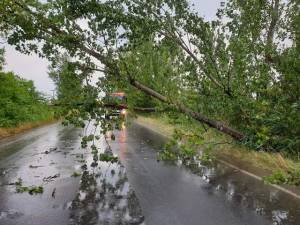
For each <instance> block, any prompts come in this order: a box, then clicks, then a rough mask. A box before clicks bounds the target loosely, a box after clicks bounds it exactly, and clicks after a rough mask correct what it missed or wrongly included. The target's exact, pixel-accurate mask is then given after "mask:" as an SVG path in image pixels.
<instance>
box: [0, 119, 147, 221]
mask: <svg viewBox="0 0 300 225" xmlns="http://www.w3.org/2000/svg"><path fill="white" fill-rule="evenodd" d="M81 133H82V130H79V129H74V128H64V127H62V126H60V125H58V124H55V125H51V126H48V127H44V128H40V129H37V130H34V131H32V132H30V133H28V134H26V135H23V136H19V137H17V138H15V139H11V140H9V141H7V142H2V143H0V152H2V157H3V158H2V159H1V160H0V224H1V225H21V224H24V225H41V224H43V225H47V224H49V225H64V224H70V225H73V224H82V225H88V224H91V225H94V224H101V225H102V224H111V225H119V224H124V225H126V224H136V225H138V224H142V222H143V220H144V218H143V216H142V212H141V208H140V206H139V203H138V200H137V198H136V196H135V193H134V192H133V190H132V188H131V186H130V185H129V183H128V180H127V177H126V171H125V168H124V167H123V166H122V165H121V164H119V163H107V162H100V161H97V162H94V159H93V157H92V155H91V153H90V150H83V149H81V148H80V137H79V135H80V134H81ZM104 143H105V142H104V140H103V139H100V140H99V142H98V143H97V144H98V146H99V147H101V149H102V150H104V149H105V148H106V146H105V144H104ZM3 152H5V156H4V153H3ZM9 153H10V154H11V155H9ZM0 156H1V155H0ZM72 174H77V175H78V177H77V176H73V177H72ZM18 178H21V179H22V185H24V186H31V185H39V186H40V185H41V186H43V188H44V192H43V193H42V194H33V195H30V194H28V193H26V192H25V193H16V187H15V185H9V184H13V183H15V182H16V181H18Z"/></svg>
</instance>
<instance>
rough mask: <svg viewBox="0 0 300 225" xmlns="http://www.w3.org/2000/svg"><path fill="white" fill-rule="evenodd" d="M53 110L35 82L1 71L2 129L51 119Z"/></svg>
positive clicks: (0, 108)
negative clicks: (35, 85) (37, 88)
mask: <svg viewBox="0 0 300 225" xmlns="http://www.w3.org/2000/svg"><path fill="white" fill-rule="evenodd" d="M52 116H53V112H52V110H51V109H50V108H49V107H48V106H47V103H46V100H45V99H44V98H43V97H42V95H41V94H40V93H39V92H38V91H36V89H35V87H34V85H33V82H32V81H28V80H25V79H22V78H20V77H18V76H17V75H15V74H14V73H12V72H8V73H6V72H1V71H0V127H15V126H18V125H20V124H21V123H24V122H37V121H43V120H48V119H51V118H52Z"/></svg>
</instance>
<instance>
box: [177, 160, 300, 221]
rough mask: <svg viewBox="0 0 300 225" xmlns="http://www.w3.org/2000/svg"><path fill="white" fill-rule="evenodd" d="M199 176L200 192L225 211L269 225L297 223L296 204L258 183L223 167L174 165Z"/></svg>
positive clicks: (298, 208) (299, 215) (195, 162)
mask: <svg viewBox="0 0 300 225" xmlns="http://www.w3.org/2000/svg"><path fill="white" fill-rule="evenodd" d="M175 165H176V166H180V167H183V168H186V169H188V170H189V171H191V172H192V173H193V174H196V175H198V176H199V178H200V179H201V180H202V181H203V185H202V187H201V188H203V189H204V190H206V191H207V193H208V194H209V195H211V196H216V197H218V198H223V199H224V201H226V202H228V203H229V207H232V208H233V209H234V208H237V207H238V208H241V209H245V210H251V211H253V212H255V213H256V214H257V215H260V216H263V217H265V218H267V219H268V220H269V221H271V224H272V225H296V224H297V223H299V221H300V202H299V200H297V199H295V198H293V197H292V196H289V195H287V194H285V193H283V192H281V191H279V190H277V189H275V188H273V187H271V186H270V185H267V184H264V183H263V182H262V181H259V180H256V179H253V178H252V177H249V176H247V175H245V174H243V173H241V172H239V171H238V170H235V169H232V168H229V167H227V166H225V165H223V164H219V163H215V164H213V165H210V166H207V165H203V164H201V162H200V161H199V160H193V161H189V162H184V163H183V162H182V161H181V160H178V162H176V163H175Z"/></svg>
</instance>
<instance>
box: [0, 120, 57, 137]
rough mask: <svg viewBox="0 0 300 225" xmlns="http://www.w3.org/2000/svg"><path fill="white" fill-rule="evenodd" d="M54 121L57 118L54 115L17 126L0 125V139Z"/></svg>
mask: <svg viewBox="0 0 300 225" xmlns="http://www.w3.org/2000/svg"><path fill="white" fill-rule="evenodd" d="M55 121H57V119H55V118H54V117H50V118H47V119H45V120H41V121H34V122H25V123H22V124H20V125H19V126H17V127H0V139H2V138H6V137H10V136H13V135H16V134H19V133H23V132H25V131H27V130H30V129H33V128H36V127H39V126H43V125H47V124H50V123H52V122H55Z"/></svg>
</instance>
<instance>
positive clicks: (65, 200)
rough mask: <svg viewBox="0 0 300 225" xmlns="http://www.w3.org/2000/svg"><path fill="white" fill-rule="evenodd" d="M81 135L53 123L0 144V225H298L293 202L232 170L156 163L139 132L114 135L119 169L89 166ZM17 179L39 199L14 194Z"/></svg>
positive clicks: (149, 136)
mask: <svg viewBox="0 0 300 225" xmlns="http://www.w3.org/2000/svg"><path fill="white" fill-rule="evenodd" d="M81 133H82V130H80V129H75V128H65V127H62V126H60V125H58V124H54V125H50V126H47V127H44V128H39V129H36V130H34V131H32V132H29V133H27V134H25V135H20V136H18V137H16V138H11V139H6V140H5V141H2V142H0V224H1V225H65V224H69V225H75V224H80V225H86V224H87V225H95V224H100V225H106V224H107V225H123V224H124V225H126V224H131V225H138V224H143V225H145V224H147V225H261V224H262V225H298V224H300V223H299V221H300V203H299V201H297V200H295V199H294V198H292V197H290V196H288V195H286V194H284V193H282V192H280V191H278V190H276V189H274V188H272V187H270V186H268V185H264V184H263V183H262V182H260V181H257V180H255V179H253V178H251V177H248V176H245V175H244V174H241V173H240V172H239V171H235V170H234V169H231V168H227V167H226V166H224V165H221V164H216V165H214V166H210V167H207V166H204V165H202V164H201V162H199V161H193V162H190V163H189V165H182V163H181V162H180V161H178V162H177V163H176V164H171V163H166V162H157V160H156V155H157V151H159V150H161V149H162V145H163V144H164V143H165V142H166V140H165V139H164V138H163V137H161V136H160V135H158V134H156V133H153V132H151V131H149V130H147V129H146V128H143V127H142V126H139V125H137V124H132V125H131V126H130V127H129V128H126V129H123V130H122V131H115V132H114V133H115V136H116V140H115V141H110V143H111V146H112V149H113V151H114V153H115V154H118V155H119V158H120V161H121V163H122V165H121V164H120V163H108V162H100V161H95V160H94V158H93V156H92V155H91V152H90V150H83V149H81V148H80V137H79V135H80V134H81ZM97 145H98V147H101V149H102V151H104V150H105V149H106V147H107V146H106V144H105V141H104V140H103V137H102V138H101V139H100V140H99V141H98V142H97ZM72 175H73V176H72ZM127 177H128V178H127ZM18 178H22V185H24V186H31V185H38V186H43V188H44V190H43V193H42V194H33V195H30V194H28V193H26V192H24V193H16V186H15V185H12V184H14V183H16V182H18V180H19V179H18ZM144 218H145V222H143V221H144Z"/></svg>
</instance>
